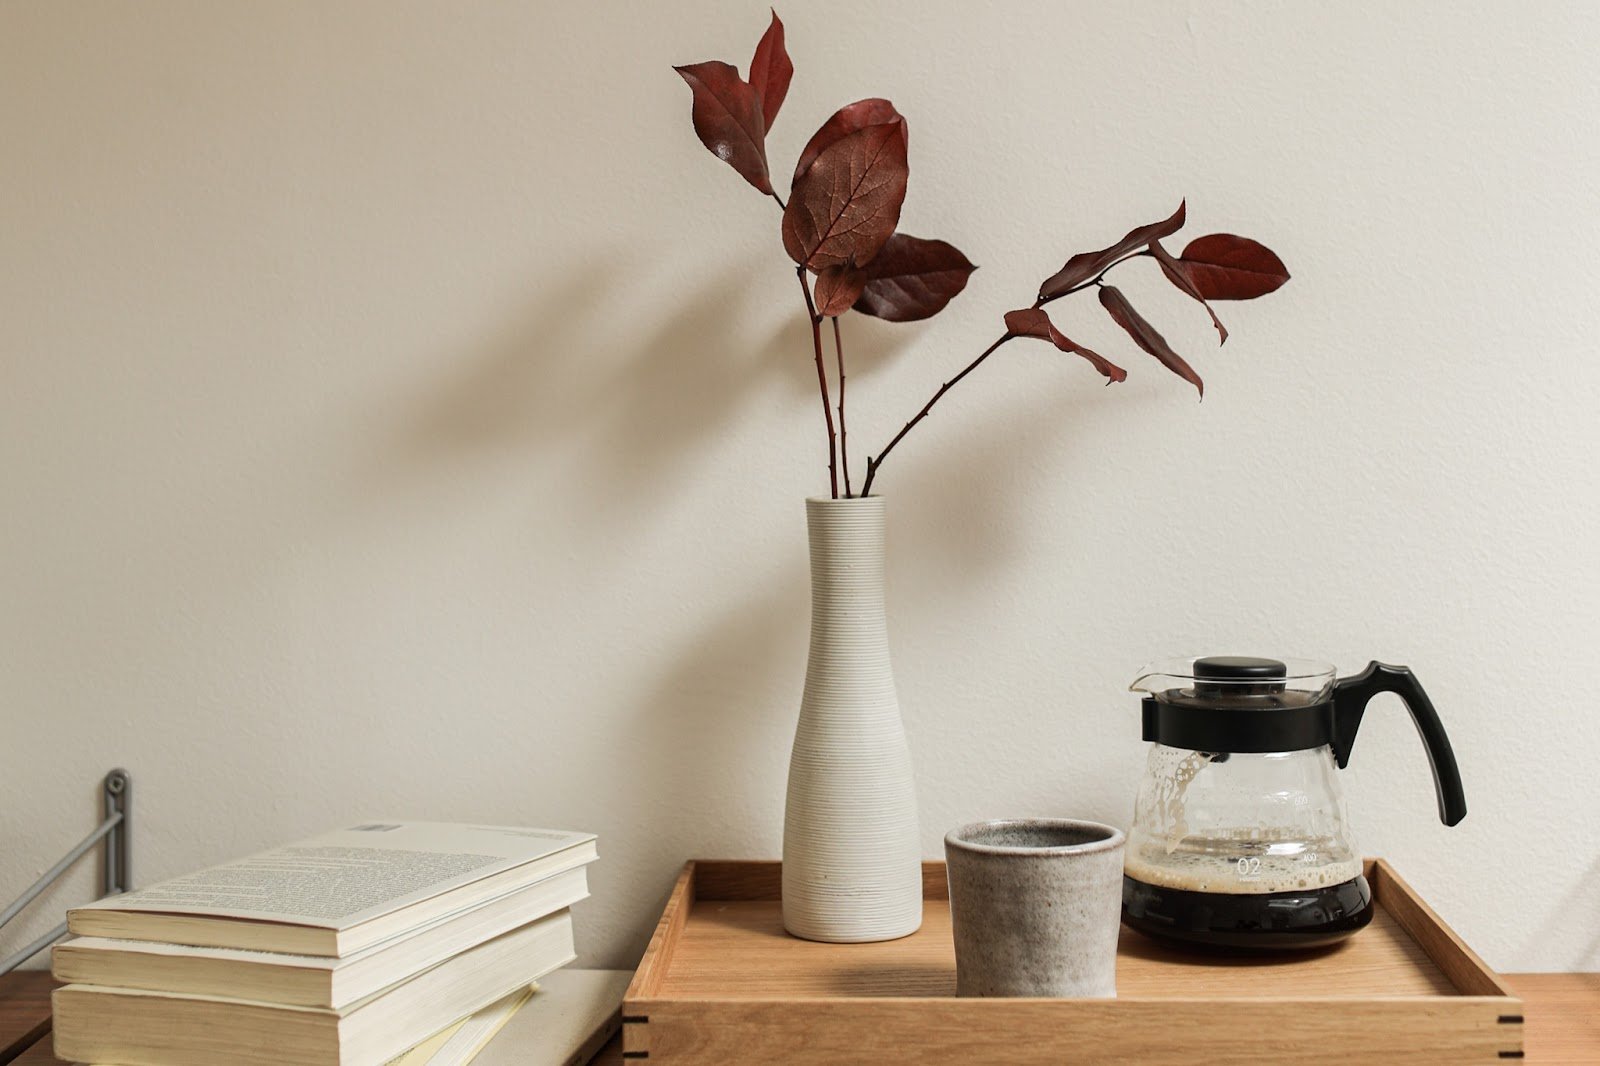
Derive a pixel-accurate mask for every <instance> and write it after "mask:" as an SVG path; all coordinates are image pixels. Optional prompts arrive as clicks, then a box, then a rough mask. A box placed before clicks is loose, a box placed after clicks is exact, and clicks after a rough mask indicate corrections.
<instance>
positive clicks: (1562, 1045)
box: [0, 970, 1600, 1066]
mask: <svg viewBox="0 0 1600 1066" xmlns="http://www.w3.org/2000/svg"><path fill="white" fill-rule="evenodd" d="M1505 979H1506V980H1507V981H1509V982H1510V983H1511V986H1512V987H1513V988H1515V989H1516V990H1517V994H1518V995H1520V996H1521V997H1522V999H1523V1003H1524V1007H1525V1015H1526V1017H1527V1019H1528V1020H1527V1023H1526V1024H1527V1030H1526V1042H1527V1052H1528V1055H1527V1058H1526V1060H1525V1061H1527V1062H1530V1063H1535V1064H1537V1066H1578V1064H1582V1066H1600V973H1522V974H1516V973H1514V974H1506V975H1505ZM53 987H55V982H54V981H52V980H51V978H50V975H49V974H48V973H44V972H41V971H33V970H30V971H26V972H23V973H12V974H7V975H6V976H4V977H0V1066H6V1064H8V1063H15V1064H16V1066H55V1064H56V1063H58V1062H60V1060H59V1059H57V1058H56V1057H55V1056H54V1055H52V1054H51V1053H50V989H51V988H53ZM594 1061H595V1062H596V1063H598V1064H601V1066H622V1061H623V1060H622V1043H621V1040H620V1038H619V1039H617V1040H613V1041H612V1042H611V1043H610V1044H608V1045H607V1046H606V1048H605V1050H604V1051H602V1052H601V1053H600V1055H599V1057H598V1058H596V1059H595V1060H594Z"/></svg>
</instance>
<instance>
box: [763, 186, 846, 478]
mask: <svg viewBox="0 0 1600 1066" xmlns="http://www.w3.org/2000/svg"><path fill="white" fill-rule="evenodd" d="M774 198H776V197H774ZM795 276H796V277H798V278H799V279H800V291H801V292H802V293H803V294H804V295H805V298H806V315H807V317H809V318H810V319H811V348H812V350H813V351H814V352H815V353H816V357H817V386H818V388H820V389H821V390H822V417H823V420H824V421H825V422H826V423H827V425H828V488H829V491H830V492H831V493H832V494H833V498H834V499H836V500H837V499H838V498H839V469H838V451H837V442H836V440H835V438H834V433H833V403H832V401H830V400H829V399H828V371H827V369H826V368H825V367H824V366H823V365H822V316H821V315H819V314H817V305H816V304H814V303H812V302H811V286H809V285H807V284H806V268H805V267H803V266H801V267H796V268H795Z"/></svg>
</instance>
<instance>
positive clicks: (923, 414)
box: [861, 332, 1016, 496]
mask: <svg viewBox="0 0 1600 1066" xmlns="http://www.w3.org/2000/svg"><path fill="white" fill-rule="evenodd" d="M1015 336H1016V334H1015V333H1009V332H1008V333H1002V334H1001V335H1000V339H999V340H997V341H995V342H994V343H993V344H991V345H989V347H987V348H985V349H984V350H983V352H982V353H981V354H980V355H979V356H978V358H976V359H974V360H973V361H972V362H970V363H968V364H967V366H966V369H965V370H963V371H961V373H959V374H957V375H956V376H955V377H953V378H951V379H950V380H949V381H947V382H945V383H944V384H943V385H941V386H939V391H938V392H936V393H934V394H933V399H931V400H929V401H928V402H927V403H925V404H923V406H922V410H920V411H918V412H917V413H916V415H915V417H913V418H912V419H911V421H909V422H907V423H906V424H905V425H904V426H901V427H900V432H899V433H896V434H895V435H894V439H893V440H891V441H890V442H889V443H888V444H887V445H885V446H884V449H883V451H881V452H879V453H878V454H877V456H876V457H875V458H874V457H872V456H868V457H867V480H866V481H865V482H863V483H862V485H861V495H863V496H868V495H871V493H872V479H873V478H875V477H877V476H878V470H879V469H880V468H881V467H882V466H883V461H884V459H886V458H888V456H889V453H890V452H892V451H894V446H895V445H896V444H899V443H900V441H901V438H903V437H904V436H905V435H906V434H907V433H910V432H911V427H912V426H914V425H916V424H917V423H918V422H921V421H922V420H923V419H924V418H927V417H928V412H929V411H931V410H933V405H934V404H936V403H938V402H939V399H940V397H942V396H943V395H944V394H945V393H947V392H949V391H950V390H951V389H952V388H954V387H955V385H956V383H957V382H959V381H960V380H961V379H962V378H964V377H966V376H967V375H968V374H970V373H972V372H973V371H974V370H976V369H978V367H979V365H981V364H982V363H983V361H984V360H985V359H987V358H989V356H991V355H993V354H994V351H995V349H997V348H999V347H1000V346H1001V345H1002V344H1004V343H1005V342H1006V341H1008V340H1010V339H1011V338H1013V337H1015Z"/></svg>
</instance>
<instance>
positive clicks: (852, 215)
mask: <svg viewBox="0 0 1600 1066" xmlns="http://www.w3.org/2000/svg"><path fill="white" fill-rule="evenodd" d="M783 38H784V33H783V23H782V21H780V20H779V18H778V16H777V14H776V13H775V12H774V13H773V16H772V21H771V23H770V24H769V25H768V27H767V31H766V33H765V34H764V35H763V36H762V38H761V41H760V43H759V44H757V45H756V51H755V55H754V56H753V57H752V59H751V61H750V78H749V80H748V81H746V80H745V79H743V78H741V77H740V76H739V72H738V70H737V69H736V68H734V67H733V66H731V65H729V64H727V63H721V62H716V61H712V62H706V63H695V64H691V65H689V66H683V67H676V68H674V69H676V70H677V72H678V73H679V74H680V75H681V76H682V77H683V80H684V81H685V82H687V83H688V85H689V88H690V90H691V91H692V93H693V109H692V112H691V117H692V120H693V123H694V130H695V133H696V134H698V135H699V137H700V140H701V142H702V143H703V144H704V145H705V146H706V147H707V148H708V149H710V150H711V152H712V153H713V154H715V155H716V156H717V157H718V158H719V159H721V160H723V161H724V162H726V163H727V164H728V165H729V166H731V167H733V169H734V170H735V171H737V172H738V173H739V174H740V176H742V177H743V178H744V179H745V181H747V182H749V183H750V184H751V185H752V186H754V187H755V188H756V190H758V191H759V192H761V193H762V194H763V195H766V196H770V197H772V199H773V200H775V201H776V202H777V204H778V206H779V207H780V208H782V210H783V226H782V236H783V248H784V251H785V252H787V253H788V255H789V258H790V259H792V260H793V261H794V262H795V264H796V273H798V274H799V276H800V285H801V289H802V290H803V293H804V296H805V304H806V315H807V317H808V318H809V319H810V323H811V339H812V356H813V359H814V360H815V362H816V367H817V382H818V385H819V387H820V390H821V393H822V412H823V421H824V424H825V425H826V427H827V433H828V481H829V486H830V491H831V492H832V494H833V498H834V499H838V498H839V471H840V467H841V466H842V468H843V471H844V491H845V496H846V497H852V496H854V495H855V494H854V493H853V492H852V489H851V484H850V456H849V448H848V438H847V436H846V433H845V424H844V380H845V359H844V348H843V344H842V342H841V336H840V330H839V318H840V316H841V315H843V314H845V313H847V312H849V311H852V310H853V311H857V312H860V313H861V314H864V315H871V316H872V317H874V318H881V319H884V320H886V321H889V322H915V321H919V320H921V319H925V318H931V317H932V316H934V315H936V314H938V313H939V312H940V311H942V310H944V308H945V307H946V306H947V305H948V304H949V303H950V301H951V300H952V299H954V298H955V296H956V295H958V294H959V293H960V292H961V290H962V289H964V288H966V284H967V279H968V277H970V276H971V274H972V272H973V271H974V270H976V269H977V268H976V267H974V266H973V265H972V263H971V262H970V261H969V260H968V259H967V257H966V256H965V255H963V254H961V252H960V251H958V250H957V249H956V248H955V247H954V246H952V245H950V244H947V243H946V242H944V241H937V240H927V239H924V238H921V237H913V236H911V235H909V234H906V233H901V232H899V225H900V209H901V206H902V205H903V204H904V202H905V196H906V184H907V178H908V177H909V174H910V168H909V165H908V162H907V151H908V148H909V135H908V132H907V126H906V120H905V117H904V116H902V115H901V114H900V113H899V112H898V111H897V110H895V107H894V105H893V104H891V103H890V102H889V101H887V100H882V99H877V98H872V99H867V100H858V101H856V102H855V103H853V104H847V105H846V106H844V107H842V108H840V109H839V110H838V111H836V112H835V113H834V114H833V116H832V117H831V118H829V119H828V120H827V121H826V122H824V123H823V124H822V126H821V127H820V128H819V129H818V130H817V132H816V133H814V134H812V136H811V139H810V140H809V141H808V142H807V143H806V146H805V148H804V149H803V150H802V151H801V153H800V158H799V161H798V162H797V163H796V165H795V169H794V177H793V178H792V179H791V181H790V185H789V199H788V201H787V202H785V201H784V200H783V199H782V198H781V197H780V196H779V195H778V194H777V192H776V191H774V189H773V186H772V173H771V169H770V167H769V166H768V163H767V148H766V135H767V130H768V129H770V128H771V126H772V123H773V121H774V120H776V118H777V117H778V109H779V108H780V107H781V106H782V104H783V100H784V97H785V96H787V95H788V92H789V82H790V79H791V78H792V76H793V74H794V64H793V62H791V60H790V59H789V54H788V51H787V50H786V48H785V47H784V39H783ZM1185 216H1186V205H1185V204H1179V205H1178V209H1177V211H1175V212H1173V214H1172V215H1171V216H1170V217H1168V218H1166V219H1164V220H1163V221H1161V222H1152V223H1150V224H1149V225H1145V226H1139V227H1136V228H1135V229H1132V230H1130V231H1129V232H1128V233H1127V234H1126V235H1125V236H1124V237H1123V238H1122V240H1120V241H1117V242H1116V243H1115V244H1111V245H1108V246H1107V247H1105V248H1102V249H1099V250H1098V251H1093V252H1080V253H1078V254H1076V255H1074V256H1071V257H1070V258H1069V259H1068V260H1067V261H1066V264H1065V265H1064V266H1062V268H1061V269H1060V270H1058V271H1056V272H1055V273H1054V274H1052V275H1051V276H1050V277H1048V278H1046V279H1045V280H1044V282H1043V283H1042V284H1041V285H1040V286H1039V292H1038V297H1037V299H1035V301H1034V303H1033V306H1031V307H1028V308H1024V309H1022V310H1018V311H1010V312H1007V313H1006V315H1005V316H1004V318H1005V327H1006V331H1005V332H1004V333H1003V334H1001V336H1000V338H999V339H998V340H996V341H995V342H994V343H993V344H991V345H989V347H987V348H985V349H984V350H983V351H982V352H981V353H980V354H979V355H978V357H977V358H976V359H974V360H972V362H970V363H968V364H967V365H966V367H965V368H963V369H962V371H961V372H960V373H958V374H956V375H955V377H953V378H951V379H949V380H948V381H946V382H945V383H944V384H943V385H941V386H940V387H939V390H938V391H937V392H935V393H934V394H933V397H932V398H931V399H930V400H928V402H927V403H925V404H924V405H923V406H922V408H921V409H920V410H919V411H918V412H917V413H916V414H915V415H913V416H912V418H911V419H910V421H908V422H906V424H905V425H904V426H903V427H901V429H900V431H899V432H898V433H896V434H895V435H894V437H893V438H892V439H891V440H890V441H889V443H888V444H886V445H885V446H884V448H883V450H882V451H880V452H879V453H878V454H877V455H876V456H868V458H867V476H866V479H865V480H864V481H863V482H862V485H861V493H860V494H861V495H862V496H867V495H870V494H871V492H872V485H873V482H874V480H875V479H876V478H877V475H878V471H879V470H880V469H881V468H882V466H883V462H884V460H885V459H886V458H887V457H888V455H889V453H890V452H892V451H893V450H894V448H895V446H896V445H898V444H899V443H900V442H901V441H902V440H903V439H905V436H906V434H908V433H910V432H911V430H912V428H913V427H915V426H916V425H918V424H919V423H920V422H922V420H923V419H925V418H927V417H928V414H929V412H930V411H932V410H933V406H934V405H935V404H936V403H938V402H939V400H940V399H941V398H943V396H944V395H945V393H947V392H949V391H950V389H951V388H953V387H954V386H955V385H957V384H958V383H959V382H960V381H961V380H962V379H963V378H965V377H966V376H967V375H968V374H970V373H972V372H973V371H974V370H976V369H977V368H978V367H979V366H980V365H982V363H983V362H984V360H986V359H988V358H989V356H991V355H993V354H994V353H995V352H996V351H998V350H999V349H1000V348H1001V347H1002V346H1003V345H1004V344H1006V343H1007V342H1008V341H1011V340H1014V339H1016V338H1018V337H1031V338H1034V339H1037V340H1042V341H1047V342H1049V343H1050V344H1052V345H1054V346H1055V347H1056V348H1057V349H1059V350H1060V351H1063V352H1067V353H1069V354H1072V355H1077V356H1080V357H1081V358H1083V359H1084V360H1085V361H1087V362H1088V363H1089V364H1090V365H1091V366H1092V367H1093V368H1094V369H1095V370H1096V371H1097V372H1098V373H1099V374H1101V375H1102V376H1103V377H1104V378H1105V379H1106V383H1107V384H1110V383H1111V382H1113V381H1123V380H1125V379H1126V378H1127V376H1128V374H1127V371H1125V370H1123V369H1122V368H1121V367H1120V366H1117V365H1116V364H1115V363H1113V362H1111V361H1110V360H1109V359H1107V358H1105V357H1104V356H1102V355H1100V354H1099V353H1097V352H1094V351H1091V350H1090V349H1088V348H1086V347H1084V346H1083V345H1081V344H1078V343H1077V342H1076V341H1074V340H1072V339H1071V338H1069V337H1067V336H1066V335H1065V334H1064V333H1062V332H1061V331H1060V330H1059V329H1057V328H1056V325H1055V323H1054V322H1052V321H1051V319H1050V316H1049V314H1048V313H1047V312H1046V311H1045V310H1044V306H1045V305H1046V304H1048V303H1051V302H1052V301H1054V300H1059V299H1061V298H1062V297H1065V296H1070V295H1072V294H1074V293H1078V292H1083V291H1084V290H1086V289H1090V288H1093V289H1095V290H1097V293H1098V298H1099V301H1100V306H1101V307H1102V308H1104V310H1105V312H1106V314H1107V315H1109V316H1110V318H1111V320H1112V321H1113V322H1115V323H1116V324H1117V325H1118V326H1120V327H1121V328H1122V329H1123V331H1124V332H1126V333H1127V334H1128V336H1129V338H1131V339H1132V341H1133V343H1134V344H1135V345H1137V346H1138V347H1139V348H1140V349H1142V350H1143V351H1144V352H1146V353H1147V354H1149V355H1151V356H1153V357H1154V358H1155V359H1156V360H1157V361H1158V362H1160V363H1161V365H1162V366H1165V367H1166V368H1167V369H1168V370H1170V371H1172V372H1173V373H1174V374H1177V375H1178V376H1179V377H1181V378H1183V379H1184V380H1185V381H1187V382H1189V383H1190V384H1191V385H1193V386H1194V387H1195V389H1196V390H1197V391H1198V392H1199V393H1200V395H1202V396H1204V394H1205V384H1204V382H1203V381H1202V380H1201V379H1200V375H1199V374H1198V373H1196V372H1195V370H1194V368H1193V367H1192V366H1190V365H1189V363H1188V361H1187V360H1185V359H1184V358H1183V357H1182V356H1181V355H1179V354H1178V353H1177V352H1175V351H1174V350H1173V349H1172V346H1171V345H1169V344H1168V343H1167V341H1166V339H1165V338H1164V337H1162V335H1161V333H1160V332H1159V331H1158V330H1157V329H1156V328H1155V327H1154V326H1152V325H1151V324H1150V322H1149V321H1148V320H1147V319H1146V318H1145V317H1144V316H1143V315H1141V314H1140V313H1139V312H1138V311H1137V310H1136V309H1135V308H1134V307H1133V305H1132V304H1131V303H1130V302H1129V301H1128V298H1127V297H1126V296H1125V295H1123V293H1122V291H1121V290H1120V289H1117V288H1116V287H1114V286H1111V285H1107V284H1106V283H1105V276H1106V273H1107V272H1108V271H1109V270H1111V269H1112V268H1113V267H1116V266H1118V265H1119V264H1122V263H1126V262H1127V261H1129V260H1130V259H1135V258H1146V257H1148V258H1151V259H1154V260H1155V261H1156V263H1157V265H1159V266H1160V268H1161V272H1162V274H1163V276H1165V277H1166V279H1167V280H1168V281H1170V282H1171V283H1172V285H1173V286H1174V287H1175V288H1177V289H1178V290H1179V291H1180V292H1182V293H1184V294H1185V295H1186V296H1188V297H1190V298H1191V299H1193V300H1195V301H1197V302H1199V303H1200V305H1201V306H1202V307H1204V308H1205V310H1206V313H1207V314H1209V315H1210V316H1211V322H1212V324H1213V325H1214V326H1215V327H1216V330H1217V335H1218V338H1219V341H1218V343H1225V342H1226V341H1227V339H1228V331H1227V329H1226V328H1224V326H1223V325H1222V322H1221V320H1220V319H1218V318H1217V313H1216V311H1215V310H1213V309H1212V307H1211V304H1212V303H1213V302H1216V301H1222V300H1253V299H1255V298H1256V297H1258V296H1264V295H1266V294H1267V293H1269V292H1273V291H1274V290H1276V289H1277V288H1279V287H1280V286H1281V285H1283V283H1284V282H1286V281H1288V280H1289V272H1288V270H1287V269H1285V267H1284V265H1283V261H1282V260H1281V259H1279V258H1278V257H1277V255H1276V254H1274V253H1273V252H1272V250H1271V249H1269V248H1267V247H1266V246H1265V245H1262V244H1259V243H1257V242H1256V241H1253V240H1250V239H1249V238H1247V237H1238V236H1235V235H1233V234H1231V233H1213V234H1209V235H1207V236H1204V237H1198V238H1196V239H1195V240H1192V241H1190V242H1189V244H1188V245H1187V246H1186V247H1185V248H1184V249H1183V253H1182V254H1181V255H1179V256H1173V255H1172V254H1171V253H1169V252H1168V251H1167V250H1166V248H1165V247H1163V246H1162V244H1161V241H1162V240H1164V239H1166V238H1168V237H1171V236H1172V235H1173V234H1175V233H1177V231H1178V230H1179V229H1181V228H1182V227H1183V224H1184V221H1185ZM808 273H809V274H811V275H813V276H814V279H815V280H814V281H812V282H809V283H808V282H807V280H806V275H807V274H808ZM825 318H827V319H832V320H833V339H834V356H835V363H836V370H837V378H838V393H839V401H838V403H839V407H838V414H839V417H838V430H837V434H836V433H835V428H834V412H833V402H832V398H831V396H830V394H829V388H828V373H827V367H826V364H825V362H824V359H823V353H822V322H823V319H825Z"/></svg>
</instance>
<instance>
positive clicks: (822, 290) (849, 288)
mask: <svg viewBox="0 0 1600 1066" xmlns="http://www.w3.org/2000/svg"><path fill="white" fill-rule="evenodd" d="M866 283H867V272H866V271H865V270H862V269H861V268H860V267H857V266H852V265H850V264H849V263H844V264H841V265H839V266H831V267H829V268H828V269H826V270H824V271H822V272H821V273H820V274H818V275H817V314H819V315H827V316H829V317H830V318H837V317H839V316H840V315H842V314H844V313H845V312H846V311H848V310H850V307H851V305H852V304H854V303H855V302H856V300H858V299H860V297H861V289H862V287H863V286H865V285H866Z"/></svg>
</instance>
